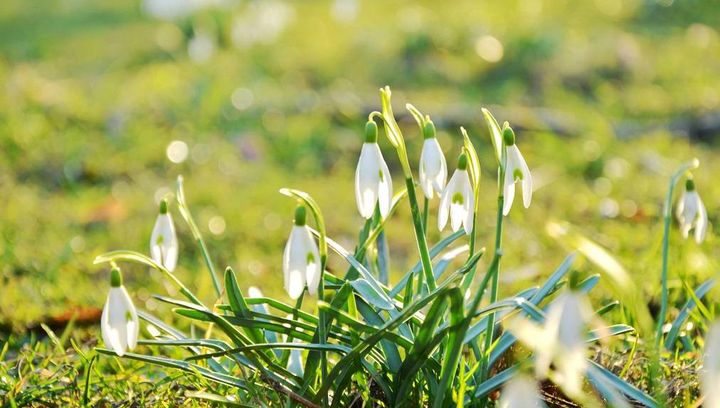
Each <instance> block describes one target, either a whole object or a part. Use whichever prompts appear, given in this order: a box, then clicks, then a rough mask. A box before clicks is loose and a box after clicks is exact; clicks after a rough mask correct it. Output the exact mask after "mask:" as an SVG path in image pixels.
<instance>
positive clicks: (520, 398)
mask: <svg viewBox="0 0 720 408" xmlns="http://www.w3.org/2000/svg"><path fill="white" fill-rule="evenodd" d="M542 401H543V400H542V397H541V396H540V393H539V392H538V388H537V384H536V383H535V380H533V379H532V378H530V377H528V376H526V375H522V374H520V375H516V376H514V377H513V378H512V379H511V380H510V381H508V382H507V384H505V386H504V387H503V390H502V395H501V397H500V403H499V404H498V407H499V408H535V407H538V408H540V407H545V404H544V403H543V402H542Z"/></svg>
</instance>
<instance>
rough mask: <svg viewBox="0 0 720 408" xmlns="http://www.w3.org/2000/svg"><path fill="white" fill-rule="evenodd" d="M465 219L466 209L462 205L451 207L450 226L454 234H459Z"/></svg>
mask: <svg viewBox="0 0 720 408" xmlns="http://www.w3.org/2000/svg"><path fill="white" fill-rule="evenodd" d="M464 218H465V209H464V208H463V206H462V205H460V204H454V203H453V204H451V205H450V226H451V227H452V230H453V232H457V230H459V229H460V226H462V222H463V219H464Z"/></svg>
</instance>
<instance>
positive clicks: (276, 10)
mask: <svg viewBox="0 0 720 408" xmlns="http://www.w3.org/2000/svg"><path fill="white" fill-rule="evenodd" d="M245 10H246V11H245V12H243V13H242V14H239V15H237V16H236V17H235V19H234V21H233V23H232V32H231V36H232V41H233V44H235V45H236V46H238V47H241V48H248V47H251V46H253V45H255V44H271V43H273V42H274V41H275V40H276V39H277V38H278V37H279V36H280V35H281V34H282V33H283V32H284V31H285V29H286V28H287V26H288V25H289V24H290V23H291V22H292V21H293V19H294V17H295V9H294V8H293V6H291V5H290V4H289V2H284V1H275V0H264V1H257V2H250V3H249V4H248V7H247V8H246V9H245Z"/></svg>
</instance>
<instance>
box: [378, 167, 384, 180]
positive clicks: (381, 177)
mask: <svg viewBox="0 0 720 408" xmlns="http://www.w3.org/2000/svg"><path fill="white" fill-rule="evenodd" d="M378 176H380V182H381V183H382V182H383V181H385V175H384V174H383V172H382V170H378Z"/></svg>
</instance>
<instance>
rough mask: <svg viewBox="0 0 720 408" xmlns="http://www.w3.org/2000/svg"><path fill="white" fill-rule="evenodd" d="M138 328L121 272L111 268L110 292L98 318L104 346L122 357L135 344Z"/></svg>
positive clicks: (135, 314)
mask: <svg viewBox="0 0 720 408" xmlns="http://www.w3.org/2000/svg"><path fill="white" fill-rule="evenodd" d="M139 328H140V325H139V323H138V316H137V312H136V311H135V306H134V305H133V303H132V300H131V299H130V296H129V295H128V293H127V291H126V290H125V287H124V286H123V284H122V274H121V273H120V270H119V269H117V268H113V270H112V271H111V272H110V293H108V297H107V301H106V302H105V307H104V308H103V312H102V317H101V318H100V331H101V332H102V338H103V342H104V343H105V347H108V348H111V349H113V350H114V351H115V353H116V354H117V355H118V356H120V357H122V356H123V355H124V354H125V351H127V350H128V349H130V350H132V349H134V348H135V346H136V345H137V339H138V331H139Z"/></svg>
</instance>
